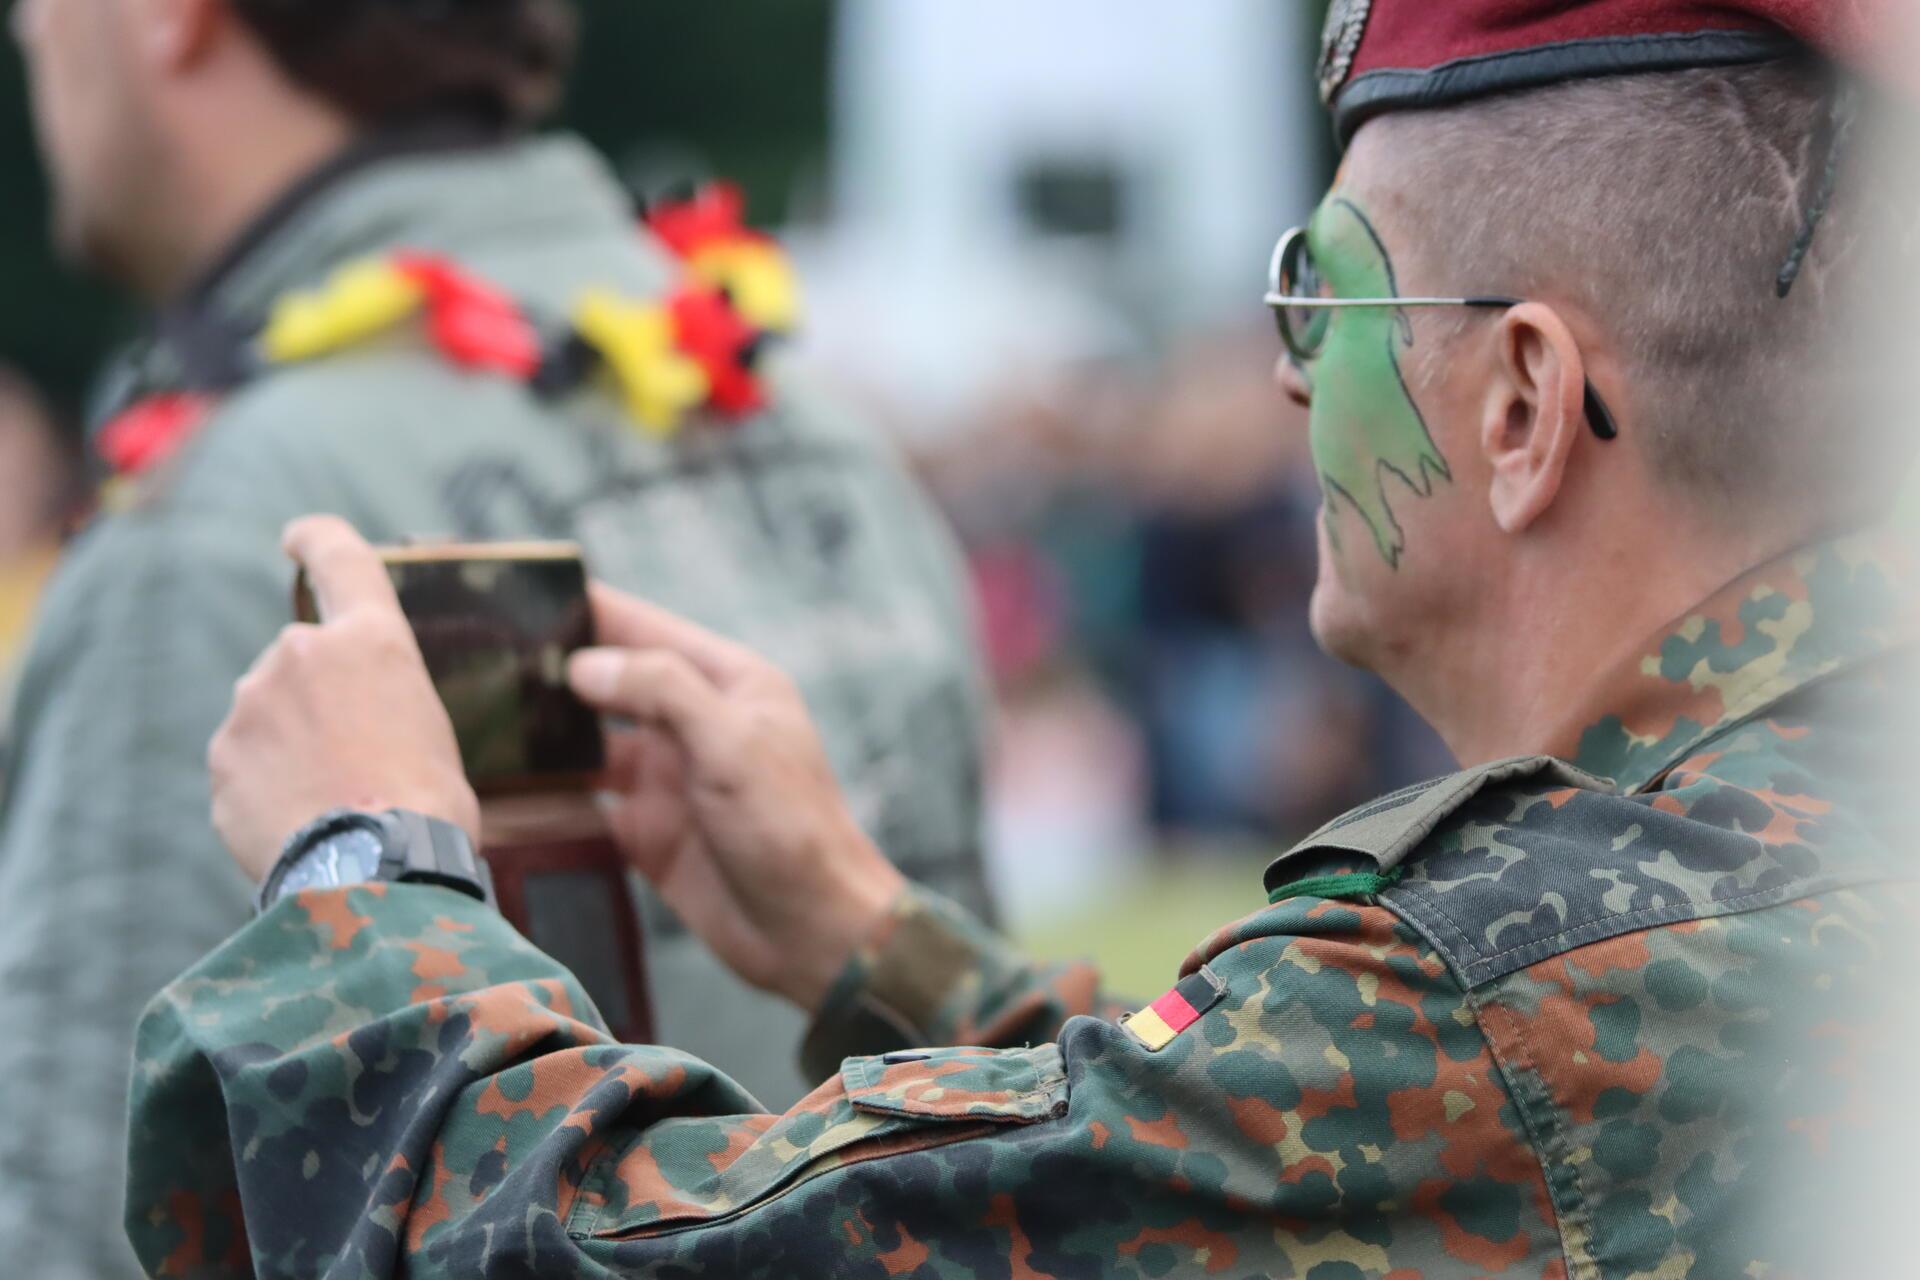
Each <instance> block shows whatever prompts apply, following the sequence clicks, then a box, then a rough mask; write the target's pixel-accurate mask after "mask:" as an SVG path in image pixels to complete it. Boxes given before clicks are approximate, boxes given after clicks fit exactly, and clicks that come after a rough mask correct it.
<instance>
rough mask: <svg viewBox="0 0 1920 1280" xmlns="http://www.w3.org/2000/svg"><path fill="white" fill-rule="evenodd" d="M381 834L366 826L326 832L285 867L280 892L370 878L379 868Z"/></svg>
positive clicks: (297, 891)
mask: <svg viewBox="0 0 1920 1280" xmlns="http://www.w3.org/2000/svg"><path fill="white" fill-rule="evenodd" d="M381 853H382V849H381V844H380V838H379V837H378V836H376V835H374V833H373V832H371V831H369V830H367V829H366V828H365V827H349V828H347V829H346V830H345V831H341V832H338V833H336V834H334V835H331V836H328V837H327V838H326V839H325V840H322V841H321V842H320V843H319V844H317V845H315V846H314V847H313V848H312V849H309V850H308V851H307V853H306V855H305V856H304V857H302V858H301V859H300V860H299V861H298V862H296V863H294V864H293V866H292V867H290V868H288V870H287V875H286V879H284V880H283V881H281V883H280V889H279V893H280V894H281V895H285V894H289V893H299V892H300V891H301V890H302V889H331V888H335V887H337V886H339V885H343V884H359V883H361V882H362V881H366V880H371V879H373V878H374V877H375V876H376V875H378V874H379V871H380V855H381Z"/></svg>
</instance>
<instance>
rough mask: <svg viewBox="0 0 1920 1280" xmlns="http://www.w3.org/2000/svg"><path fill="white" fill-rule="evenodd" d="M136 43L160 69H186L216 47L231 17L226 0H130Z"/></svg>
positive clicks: (179, 70) (229, 7) (180, 70)
mask: <svg viewBox="0 0 1920 1280" xmlns="http://www.w3.org/2000/svg"><path fill="white" fill-rule="evenodd" d="M133 3H134V6H135V8H136V10H137V14H136V21H137V22H138V24H139V26H138V34H137V36H136V39H137V45H136V47H137V48H138V49H139V51H140V53H141V54H142V56H143V57H144V58H145V59H146V60H147V62H149V63H150V64H152V65H153V66H154V67H155V68H157V69H158V70H160V71H162V72H173V73H178V72H182V71H190V70H192V69H193V68H195V67H196V66H198V65H199V64H200V63H201V62H202V61H204V60H205V59H206V57H207V56H208V55H209V54H210V53H211V52H212V51H213V49H214V48H215V47H216V45H217V43H218V40H219V37H220V35H221V34H222V32H224V31H225V30H226V29H227V28H228V26H229V24H231V23H232V22H233V21H234V13H233V10H232V8H231V6H230V3H229V0H133Z"/></svg>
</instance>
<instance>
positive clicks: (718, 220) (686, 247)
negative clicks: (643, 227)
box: [645, 182, 767, 261]
mask: <svg viewBox="0 0 1920 1280" xmlns="http://www.w3.org/2000/svg"><path fill="white" fill-rule="evenodd" d="M645 221H646V224H647V227H648V229H649V230H651V231H652V232H653V234H655V235H656V236H659V237H660V239H661V241H662V242H664V243H665V244H666V246H667V248H669V249H671V250H673V252H674V254H675V256H677V257H679V258H680V259H681V260H683V261H685V260H687V259H690V258H692V257H693V256H694V255H696V254H698V253H699V252H700V251H701V250H702V249H705V248H708V247H709V246H711V245H715V244H725V243H728V242H731V241H735V240H754V241H760V240H765V239H767V237H766V236H764V235H762V234H761V233H760V232H758V231H755V230H753V229H752V228H751V227H749V226H748V225H747V198H746V196H745V195H744V194H742V193H741V190H740V188H739V187H737V186H735V185H734V184H733V183H731V182H711V183H708V184H707V185H706V186H704V187H701V188H700V190H698V191H697V192H695V193H694V195H693V198H692V199H689V200H672V201H667V202H664V203H662V204H658V205H656V206H654V207H653V208H651V209H649V210H647V213H646V219H645Z"/></svg>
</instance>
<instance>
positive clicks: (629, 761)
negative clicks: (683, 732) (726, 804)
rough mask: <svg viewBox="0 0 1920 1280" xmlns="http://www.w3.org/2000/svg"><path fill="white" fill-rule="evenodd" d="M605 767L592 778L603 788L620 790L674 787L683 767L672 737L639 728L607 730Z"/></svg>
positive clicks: (658, 731) (683, 762)
mask: <svg viewBox="0 0 1920 1280" xmlns="http://www.w3.org/2000/svg"><path fill="white" fill-rule="evenodd" d="M606 738H607V750H606V759H607V763H606V767H605V768H603V769H602V770H601V771H600V773H599V775H598V776H596V777H595V778H594V786H595V787H596V788H598V789H600V790H603V791H624V790H628V789H630V788H633V787H637V786H639V785H641V784H642V783H643V782H644V783H647V784H649V785H659V786H667V787H676V786H679V785H681V783H682V780H683V777H684V774H685V772H686V770H685V761H686V757H685V753H684V752H683V751H682V750H681V749H680V746H679V744H678V743H677V742H675V741H674V739H673V738H672V737H671V736H670V735H668V734H665V733H662V732H661V731H660V730H658V729H654V728H650V727H645V726H643V727H640V728H635V729H619V730H611V729H610V730H608V731H607V735H606Z"/></svg>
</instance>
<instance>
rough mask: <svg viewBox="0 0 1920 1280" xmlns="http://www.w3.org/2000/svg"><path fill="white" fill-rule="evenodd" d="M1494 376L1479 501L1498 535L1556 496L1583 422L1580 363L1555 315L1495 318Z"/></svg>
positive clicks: (1537, 513) (1541, 311)
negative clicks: (1485, 484)
mask: <svg viewBox="0 0 1920 1280" xmlns="http://www.w3.org/2000/svg"><path fill="white" fill-rule="evenodd" d="M1496 341H1497V342H1498V343H1499V350H1498V352H1497V353H1496V356H1497V368H1496V371H1495V372H1496V376H1495V378H1494V384H1493V387H1492V389H1491V390H1490V392H1489V394H1488V397H1487V402H1486V406H1485V410H1484V412H1483V415H1482V418H1481V423H1480V448H1481V450H1482V452H1483V453H1484V455H1485V457H1486V460H1487V464H1488V468H1489V470H1490V472H1491V474H1492V478H1493V479H1492V485H1491V487H1490V488H1489V491H1488V495H1487V501H1488V505H1489V506H1490V507H1491V508H1492V510H1493V518H1494V522H1495V523H1496V524H1498V525H1499V526H1500V528H1501V530H1502V531H1503V532H1506V533H1520V532H1523V531H1525V530H1526V529H1527V528H1528V527H1530V526H1531V525H1532V524H1533V523H1534V521H1536V520H1538V519H1539V518H1540V517H1541V516H1542V515H1544V514H1546V511H1547V509H1548V508H1549V507H1551V506H1552V505H1553V502H1554V499H1555V498H1557V497H1559V496H1560V485H1561V482H1562V481H1563V480H1564V479H1565V478H1566V472H1567V462H1568V460H1569V459H1570V458H1571V457H1572V456H1573V447H1574V444H1575V443H1576V442H1577V441H1578V440H1579V439H1580V434H1581V432H1582V431H1583V430H1584V429H1585V424H1586V409H1585V401H1586V385H1587V372H1586V365H1585V363H1584V362H1583V361H1582V359H1581V356H1580V344H1579V343H1578V342H1576V341H1574V337H1573V331H1572V330H1571V329H1569V328H1568V327H1567V325H1566V322H1565V321H1563V320H1562V319H1561V318H1560V316H1559V313H1557V312H1556V311H1554V309H1553V308H1552V307H1549V306H1546V305H1545V304H1543V303H1538V302H1524V303H1521V304H1520V305H1519V306H1516V307H1513V308H1510V309H1509V310H1508V311H1507V312H1506V313H1505V314H1503V315H1502V316H1501V317H1500V325H1499V329H1498V331H1497V338H1496Z"/></svg>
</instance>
